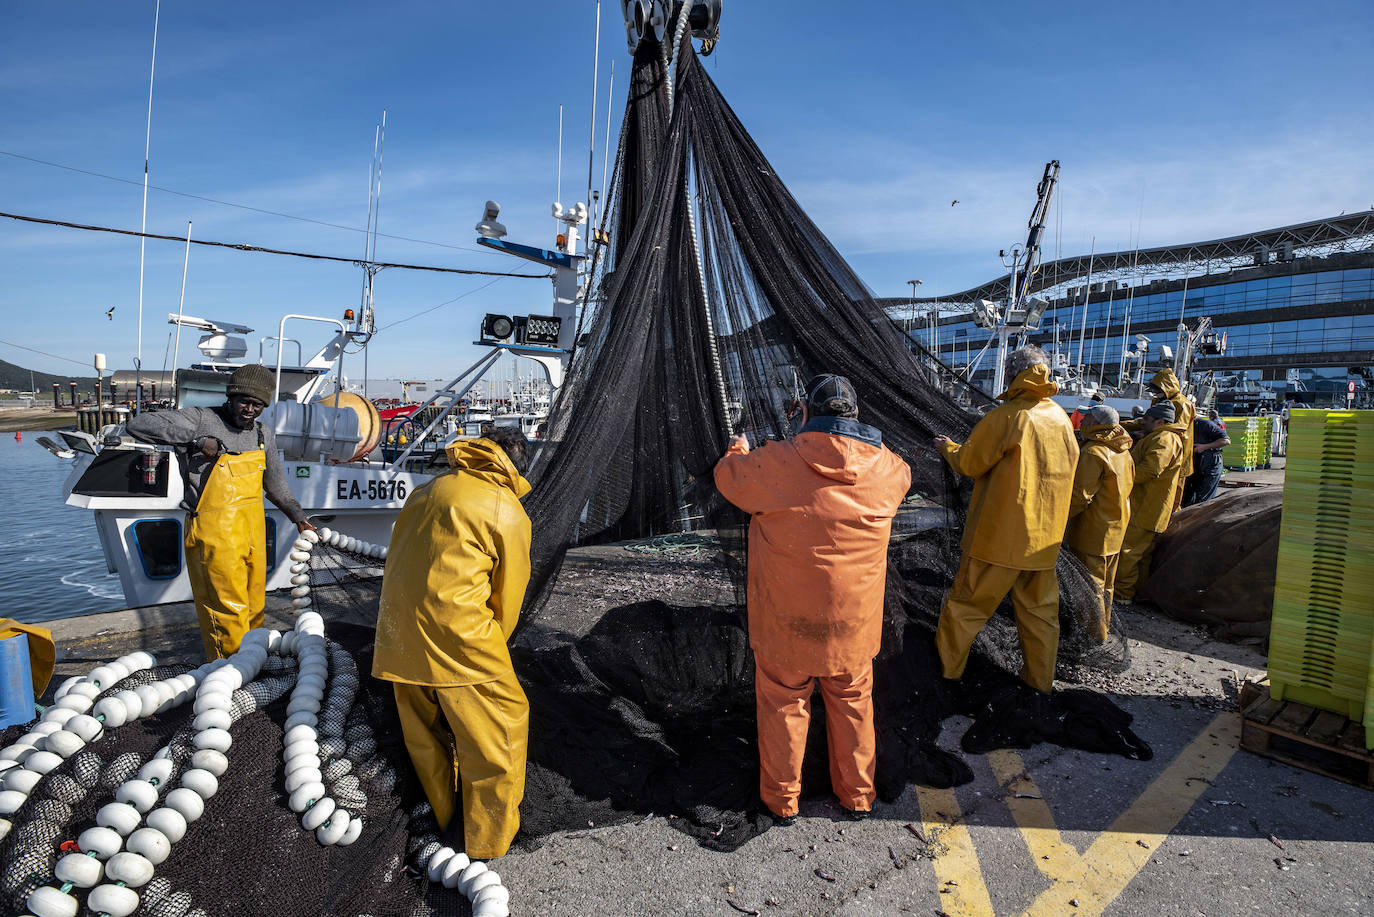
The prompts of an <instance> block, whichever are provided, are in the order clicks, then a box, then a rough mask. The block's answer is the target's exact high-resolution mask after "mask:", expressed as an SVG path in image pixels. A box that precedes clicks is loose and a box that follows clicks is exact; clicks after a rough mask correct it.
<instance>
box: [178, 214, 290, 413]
mask: <svg viewBox="0 0 1374 917" xmlns="http://www.w3.org/2000/svg"><path fill="white" fill-rule="evenodd" d="M190 266H191V221H190V220H187V221H186V256H185V258H183V259H182V262H181V298H180V299H179V300H177V334H176V344H175V345H174V346H173V347H172V398H173V399H175V398H176V378H177V356H178V354H180V352H181V317H182V316H183V315H185V314H186V269H187V268H188V267H190ZM277 346H281V345H280V344H278V345H277Z"/></svg>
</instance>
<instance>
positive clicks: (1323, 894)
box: [53, 581, 1374, 917]
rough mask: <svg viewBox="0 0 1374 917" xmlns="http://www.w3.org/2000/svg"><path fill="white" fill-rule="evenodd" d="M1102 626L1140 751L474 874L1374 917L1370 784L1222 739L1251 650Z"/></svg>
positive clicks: (954, 735) (1148, 915)
mask: <svg viewBox="0 0 1374 917" xmlns="http://www.w3.org/2000/svg"><path fill="white" fill-rule="evenodd" d="M350 589H351V590H354V591H355V597H356V598H357V599H359V608H360V609H361V608H362V607H364V606H366V605H368V604H371V605H372V607H375V589H376V582H375V581H362V582H359V583H354V584H352V585H351V586H350ZM369 598H370V599H372V602H370V603H369V602H368V601H367V599H369ZM269 605H270V607H269V622H270V623H272V624H273V625H274V626H287V625H288V622H289V612H288V610H287V609H288V608H289V605H288V604H287V602H286V601H285V600H283V599H281V598H279V597H272V599H271V601H270V603H269ZM1120 617H1121V619H1122V621H1121V623H1122V625H1123V627H1124V629H1125V630H1126V632H1127V633H1128V634H1129V636H1130V641H1131V651H1132V657H1133V661H1132V666H1131V669H1130V671H1129V672H1127V673H1126V674H1125V675H1124V676H1121V677H1120V678H1118V679H1117V685H1118V687H1117V688H1116V693H1114V694H1113V695H1112V699H1113V700H1114V701H1116V702H1117V703H1118V704H1120V705H1121V706H1122V707H1123V708H1124V709H1126V710H1127V711H1129V712H1130V713H1132V714H1133V715H1134V716H1135V718H1136V719H1135V723H1134V724H1133V728H1134V729H1135V730H1136V732H1137V733H1138V734H1139V735H1140V736H1141V737H1142V738H1144V739H1145V740H1146V741H1147V742H1149V743H1150V744H1151V746H1153V748H1154V751H1155V756H1154V759H1153V760H1151V761H1130V760H1125V759H1122V758H1119V757H1114V756H1109V755H1098V754H1090V753H1086V752H1079V751H1073V750H1068V749H1063V748H1059V747H1056V746H1049V745H1039V746H1036V747H1034V748H1031V749H1029V750H1025V751H1000V752H996V753H993V754H989V755H986V756H966V758H967V760H968V761H969V763H970V765H971V766H972V768H973V771H974V773H975V775H976V779H975V781H974V782H973V783H971V784H968V785H966V786H962V787H959V788H957V789H955V790H932V789H928V788H922V787H909V788H908V790H907V791H906V793H905V794H904V795H903V796H902V797H901V798H900V799H899V800H898V801H897V802H896V803H895V804H893V805H886V804H883V803H879V804H878V806H877V807H876V809H875V814H874V817H873V818H871V819H870V820H868V821H865V822H861V823H855V822H850V821H847V820H845V819H844V818H843V816H842V813H841V812H840V810H839V809H838V808H837V807H836V806H835V805H834V804H833V803H826V802H809V803H806V804H804V805H803V808H802V817H801V818H800V819H798V821H797V823H796V825H794V826H792V827H790V828H774V829H771V830H769V831H767V832H765V833H764V834H763V835H762V836H760V837H758V838H755V839H754V840H752V841H750V842H748V843H746V844H745V845H744V846H743V847H742V848H741V849H739V850H737V851H735V852H734V853H729V854H724V853H715V852H712V851H708V850H705V849H703V848H701V847H698V846H697V845H696V844H695V843H694V842H693V841H692V839H691V838H689V837H688V836H687V835H685V834H683V833H681V832H679V831H676V830H674V827H673V822H674V819H673V818H670V817H666V816H664V815H663V814H654V815H648V816H647V817H644V818H643V819H641V820H636V821H630V822H625V823H621V824H617V825H612V826H602V825H597V824H589V825H588V826H587V827H586V829H585V830H577V831H573V832H566V833H558V834H555V835H552V836H549V837H544V838H539V839H537V842H538V843H539V844H540V846H538V847H537V849H534V850H532V851H530V852H512V853H511V854H508V855H507V856H506V857H504V858H502V859H501V860H500V861H498V862H497V863H494V864H493V866H494V868H498V869H499V871H500V872H501V874H502V876H503V877H504V880H505V882H506V884H507V885H508V887H510V888H511V889H512V896H513V897H512V904H513V909H512V913H515V914H541V915H555V914H566V915H588V914H637V915H682V914H687V915H728V914H736V913H746V914H747V913H751V912H757V913H759V914H777V915H851V917H858V915H874V917H877V915H893V914H923V915H939V914H945V915H949V917H971V915H991V914H998V915H1001V914H1024V915H1065V914H1073V915H1090V914H1109V915H1122V917H1126V915H1141V917H1171V915H1203V914H1206V915H1208V917H1240V915H1253V914H1285V915H1288V914H1294V915H1304V914H1324V915H1325V914H1352V915H1353V914H1369V913H1374V883H1371V882H1370V880H1369V876H1370V875H1374V818H1371V817H1370V816H1371V813H1374V795H1371V793H1370V791H1368V790H1365V789H1361V788H1358V787H1355V786H1351V785H1348V784H1345V783H1341V782H1338V781H1336V780H1332V779H1329V778H1326V777H1322V776H1318V775H1316V774H1313V773H1310V772H1308V771H1305V770H1300V769H1297V768H1294V767H1290V766H1287V765H1284V764H1279V763H1277V762H1274V761H1271V760H1269V759H1267V758H1262V757H1258V756H1256V755H1253V754H1251V753H1249V752H1246V751H1242V750H1239V748H1238V739H1239V733H1240V716H1239V713H1238V708H1237V697H1238V692H1239V688H1240V685H1241V683H1242V682H1243V681H1244V680H1245V679H1247V678H1256V677H1259V676H1261V675H1262V674H1263V668H1264V655H1263V652H1262V648H1261V647H1258V646H1241V645H1234V644H1229V643H1220V642H1216V641H1214V640H1212V639H1210V638H1209V637H1208V635H1207V634H1206V633H1205V632H1203V631H1200V630H1198V629H1194V628H1190V627H1187V626H1185V625H1182V624H1179V623H1176V622H1173V621H1169V620H1166V619H1163V618H1161V617H1160V616H1158V615H1157V614H1155V613H1153V612H1151V611H1149V610H1148V609H1144V608H1136V607H1133V608H1130V609H1127V610H1125V611H1123V612H1121V613H1120ZM338 619H339V620H349V619H351V620H356V621H359V622H365V619H366V618H365V614H364V613H363V612H362V611H359V612H358V613H356V614H350V613H348V612H344V613H342V614H341V615H340V617H339V618H338ZM53 630H54V636H55V637H56V638H57V639H58V641H59V644H60V645H61V646H62V647H63V649H64V651H65V656H64V658H63V660H62V661H61V663H60V665H59V669H58V673H59V677H65V676H66V675H67V674H75V673H77V672H84V671H86V670H88V669H89V668H90V667H91V666H93V665H96V664H98V663H100V662H102V661H104V660H107V659H110V658H113V657H114V656H117V655H119V654H120V653H124V652H128V651H130V650H132V649H134V648H144V649H148V650H150V651H152V652H154V653H157V654H160V655H161V657H162V658H164V659H174V658H184V659H187V660H193V659H195V658H197V656H198V653H199V648H200V639H199V634H198V631H197V627H196V621H195V613H194V609H192V608H191V607H190V606H189V605H171V606H162V607H158V608H143V609H134V610H129V611H121V612H114V613H110V614H102V615H92V616H89V617H83V618H72V619H67V620H64V621H58V622H53ZM968 723H969V721H968V720H966V719H962V718H954V719H951V720H948V721H947V722H946V724H945V729H944V732H943V735H942V738H941V743H942V744H943V745H944V746H945V747H947V748H948V749H950V750H951V751H955V752H956V753H957V752H958V739H959V736H960V735H961V734H962V732H963V730H964V729H965V728H967V726H968Z"/></svg>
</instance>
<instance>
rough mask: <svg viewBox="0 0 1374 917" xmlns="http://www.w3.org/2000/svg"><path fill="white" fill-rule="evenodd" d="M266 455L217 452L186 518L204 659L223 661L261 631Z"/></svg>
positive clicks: (265, 562)
mask: <svg viewBox="0 0 1374 917" xmlns="http://www.w3.org/2000/svg"><path fill="white" fill-rule="evenodd" d="M266 467H267V453H266V452H264V451H263V450H262V449H254V450H252V451H251V452H234V453H231V452H223V453H221V454H220V456H219V458H218V459H216V461H215V465H214V467H213V468H212V469H210V473H209V474H208V475H206V477H205V489H204V490H203V491H202V492H201V495H200V502H199V504H197V506H196V509H195V511H194V512H191V513H188V514H187V520H188V521H187V526H186V574H187V575H188V576H189V577H190V578H191V594H192V596H194V597H195V601H196V614H197V615H198V616H199V617H200V636H201V640H202V641H204V643H205V658H206V659H211V660H213V659H223V658H225V657H226V656H229V655H230V654H231V653H233V652H235V651H237V650H238V648H239V643H240V642H241V641H242V640H243V635H244V634H246V633H247V632H248V631H249V630H251V629H253V628H254V627H261V626H262V620H263V607H264V606H265V605H266V603H267V565H268V557H267V517H266V516H265V515H264V513H263V506H262V473H263V471H264V470H265V469H266Z"/></svg>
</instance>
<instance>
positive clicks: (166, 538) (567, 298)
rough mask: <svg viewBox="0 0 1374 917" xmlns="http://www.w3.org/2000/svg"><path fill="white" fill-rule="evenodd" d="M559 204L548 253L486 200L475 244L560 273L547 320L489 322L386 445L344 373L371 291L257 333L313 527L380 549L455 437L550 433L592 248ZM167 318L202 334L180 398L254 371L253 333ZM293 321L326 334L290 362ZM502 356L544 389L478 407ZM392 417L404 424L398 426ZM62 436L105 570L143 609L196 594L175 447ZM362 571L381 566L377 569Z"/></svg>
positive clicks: (77, 498)
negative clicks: (501, 428)
mask: <svg viewBox="0 0 1374 917" xmlns="http://www.w3.org/2000/svg"><path fill="white" fill-rule="evenodd" d="M554 208H555V213H556V214H561V216H560V219H561V221H562V222H563V224H564V226H565V229H564V232H563V233H561V234H560V241H559V244H558V245H557V247H556V248H555V249H553V250H546V249H541V248H537V247H535V246H529V245H522V244H519V243H514V242H508V241H506V240H505V239H504V236H505V234H506V233H505V227H504V226H502V225H501V224H500V223H498V222H496V217H497V215H498V214H499V210H500V208H499V206H498V205H496V204H495V203H493V202H488V203H487V207H486V211H485V213H484V217H483V220H482V222H481V223H479V224H478V227H477V228H478V232H479V233H480V234H481V236H480V238H479V239H478V242H479V243H481V244H485V245H487V247H490V248H493V249H495V250H497V251H502V252H504V253H507V254H510V255H512V256H514V257H518V258H521V259H524V260H527V261H534V262H536V263H540V264H544V265H546V266H548V267H550V268H552V270H553V287H554V301H553V306H552V309H551V313H552V314H550V315H545V316H515V317H511V316H504V315H501V316H497V315H488V316H486V318H485V319H484V320H483V322H482V328H481V334H480V340H478V341H476V342H474V343H476V344H478V345H480V346H483V347H485V348H488V352H487V353H485V354H484V355H483V356H482V357H481V359H479V360H477V361H476V362H475V363H473V364H472V365H471V366H469V367H467V368H466V369H465V370H463V372H461V373H459V374H458V375H457V376H456V377H455V378H453V379H452V380H450V381H449V382H447V383H446V384H444V385H442V386H441V387H437V390H436V391H434V392H433V394H431V396H430V397H429V399H428V400H426V401H425V402H423V403H421V404H419V405H412V406H407V407H406V408H405V409H403V411H401V412H397V414H393V426H392V427H391V428H390V434H389V435H390V436H391V442H389V443H384V438H385V437H386V436H388V427H387V426H386V424H385V422H384V420H383V417H382V415H381V412H380V411H379V410H378V409H377V407H376V406H375V405H374V404H373V403H372V402H371V401H370V400H369V399H367V398H366V397H365V396H363V395H362V394H359V393H357V392H354V391H349V390H348V385H347V384H346V381H345V376H344V358H345V355H346V354H348V355H349V356H351V357H355V355H356V353H357V352H359V350H360V349H361V348H365V347H367V346H369V345H370V344H371V342H372V339H373V337H374V334H375V331H374V328H375V324H374V322H373V314H372V309H371V304H370V301H368V300H367V299H365V302H364V307H363V308H362V309H360V310H359V311H358V312H356V313H355V311H354V310H352V309H349V310H347V311H346V312H345V313H344V317H343V318H342V319H338V318H331V317H328V316H320V315H300V314H287V315H283V316H282V317H281V320H280V322H279V324H278V328H277V334H276V335H275V336H268V337H264V338H262V340H261V342H260V343H259V352H258V355H257V356H258V359H257V360H256V361H255V362H257V363H258V364H259V365H264V366H267V367H268V368H269V369H271V370H272V371H273V373H274V376H275V378H276V389H277V397H276V398H275V399H274V400H273V403H272V404H271V405H270V406H269V407H268V408H267V410H266V411H264V412H263V415H262V418H261V423H263V424H266V425H270V426H271V428H272V430H273V431H274V433H275V434H276V438H277V443H278V446H279V448H280V449H281V451H282V459H283V466H284V469H285V473H286V477H287V481H288V483H289V486H290V488H291V492H292V494H293V495H294V496H295V497H296V499H297V500H298V501H299V502H300V504H301V506H302V508H303V509H304V510H305V512H306V514H307V515H308V516H309V517H310V519H311V520H312V521H313V522H315V523H316V524H319V525H327V526H330V527H332V528H334V529H336V530H338V531H340V532H342V533H346V534H347V535H349V536H352V537H354V538H356V539H358V540H359V541H361V542H366V543H369V544H374V545H379V546H384V545H386V544H387V542H388V541H389V539H390V532H391V526H392V524H393V523H394V522H395V519H396V515H397V513H399V512H400V509H401V507H402V506H403V505H404V503H405V500H406V496H407V495H408V494H410V493H411V492H412V491H414V490H415V488H416V487H419V486H420V485H422V484H423V483H425V482H426V481H427V480H429V479H430V477H432V475H433V473H434V472H435V470H436V466H438V465H440V464H442V463H440V462H437V461H436V459H437V458H438V457H439V456H442V455H443V447H444V446H445V445H446V444H447V443H448V442H451V441H452V440H453V439H455V438H457V437H459V436H464V435H479V434H480V428H481V425H482V424H484V423H492V424H509V425H513V426H518V427H519V428H520V429H521V430H522V431H524V432H526V433H527V434H528V435H534V434H536V433H541V432H542V431H541V430H540V427H541V425H542V424H543V423H544V421H545V420H546V419H547V416H548V409H549V406H550V404H551V399H552V397H553V394H554V393H555V392H556V390H557V386H558V385H559V384H561V382H562V379H563V373H564V370H565V369H566V367H567V362H568V358H569V354H570V352H571V347H572V335H573V332H574V329H575V327H576V310H577V303H578V291H579V289H580V288H581V285H582V283H583V281H584V276H583V275H584V273H585V271H586V270H587V269H586V268H585V267H584V262H585V261H586V257H585V255H581V254H578V253H577V247H578V242H579V236H578V231H577V230H578V227H579V226H580V225H581V224H582V223H584V222H585V221H586V219H587V209H586V207H585V205H583V204H578V205H576V206H575V207H574V208H571V209H569V210H566V211H565V210H563V208H561V207H560V206H559V205H558V204H555V205H554ZM168 321H169V323H171V324H175V325H179V326H181V327H187V328H192V329H195V330H199V331H200V332H201V333H202V334H201V338H200V340H199V342H198V343H197V349H198V350H199V351H200V353H201V357H202V358H201V359H200V360H199V361H197V362H195V363H193V364H192V365H191V366H189V367H188V368H186V369H181V370H178V371H177V373H176V381H175V394H174V399H173V403H174V406H175V407H177V408H190V407H212V406H216V405H219V404H222V403H223V402H224V400H225V398H226V390H227V386H228V382H229V376H230V375H231V374H232V373H233V372H234V370H236V369H238V368H239V367H241V366H244V365H247V364H246V363H245V361H244V358H245V357H246V356H247V354H248V343H247V340H248V339H247V338H246V335H250V334H252V333H253V330H254V329H252V328H250V327H248V326H246V325H243V324H240V323H236V322H233V321H223V320H211V319H206V318H200V317H197V316H188V315H184V314H182V313H172V314H169V315H168ZM288 326H290V329H291V330H292V332H293V333H297V329H299V328H300V327H301V326H310V327H315V328H320V327H323V328H325V329H327V335H326V336H325V337H324V339H323V340H322V342H320V344H319V346H318V349H316V350H315V352H314V354H313V355H312V356H310V357H309V358H308V359H303V360H302V359H298V360H297V362H295V363H286V362H284V361H283V356H284V353H285V352H289V350H290V348H289V347H287V346H285V345H290V344H294V345H295V346H296V348H297V351H298V353H301V352H303V351H301V350H300V347H301V345H300V341H299V339H298V338H296V337H288ZM274 345H275V352H276V360H275V362H271V361H270V360H269V359H267V357H268V356H270V353H271V350H272V349H273V347H274ZM506 352H510V353H512V354H515V355H516V356H521V357H526V358H528V359H531V360H533V361H534V362H535V363H536V364H537V365H538V366H539V367H541V369H542V370H543V372H544V374H545V384H544V385H542V386H540V385H537V384H535V383H533V382H530V383H527V384H526V385H525V386H523V387H522V388H521V389H520V390H519V391H518V392H517V393H516V394H518V395H519V396H520V397H518V398H513V399H512V400H511V401H510V402H509V406H510V408H511V410H510V411H506V412H493V411H492V410H490V407H491V406H490V405H477V404H475V403H474V402H472V401H469V399H468V395H469V393H470V392H471V391H472V390H473V389H474V387H475V386H476V385H477V383H478V382H479V381H480V380H481V379H482V378H483V376H484V374H485V373H487V372H488V371H489V370H490V369H491V367H492V366H494V365H495V364H496V362H497V361H498V360H499V359H500V357H501V356H502V354H503V353H506ZM349 365H350V366H351V365H352V363H350V364H349ZM398 414H400V415H403V416H397V415H398ZM396 420H400V421H402V422H403V423H404V424H405V426H404V427H397V426H395V425H394V422H395V421H396ZM398 430H401V431H402V432H401V435H399V436H398V435H397V431H398ZM60 436H61V438H62V439H63V441H64V444H65V445H63V446H58V447H57V448H56V449H55V450H52V451H54V453H55V454H58V455H59V456H60V455H62V453H64V452H65V453H70V454H71V456H72V457H71V461H72V470H71V473H70V474H69V475H68V476H67V479H66V481H65V482H64V484H63V489H62V492H63V499H64V500H65V502H66V503H67V504H69V505H72V506H77V507H81V508H83V509H88V510H90V511H91V513H92V515H93V517H94V522H95V525H96V530H97V532H98V534H99V537H100V545H101V551H102V554H103V555H104V560H105V563H106V566H107V568H108V569H109V571H110V572H111V573H114V574H118V576H119V580H120V586H121V588H122V589H123V592H124V599H125V601H126V602H127V603H128V604H129V605H130V606H131V607H142V606H147V605H157V604H162V603H167V602H179V601H186V600H189V599H190V598H191V584H190V580H189V578H188V576H187V573H186V563H185V555H184V550H183V541H184V535H185V528H186V522H187V520H186V509H185V507H184V505H183V501H184V499H185V483H184V481H185V469H184V468H183V467H182V461H181V458H180V456H178V454H177V453H176V451H175V450H174V449H173V448H172V447H169V446H161V445H152V444H147V443H140V442H136V441H135V440H134V439H133V438H132V437H130V436H129V435H127V434H126V433H125V432H124V426H123V424H122V423H115V424H107V425H105V426H103V427H101V428H100V429H99V430H98V431H97V432H95V433H91V432H85V431H80V430H64V431H60ZM264 508H265V511H266V517H267V554H268V558H269V560H268V569H267V588H268V589H269V590H273V589H282V588H287V587H289V586H290V585H291V583H290V577H291V573H290V569H289V567H290V561H289V555H290V553H291V551H292V542H293V540H294V539H293V537H292V535H293V533H294V527H293V526H292V525H291V523H290V520H288V519H287V518H286V516H285V514H284V513H282V512H281V511H280V510H278V509H277V508H276V507H275V506H273V505H272V504H270V503H265V506H264ZM361 572H362V573H364V574H365V575H366V574H368V573H376V574H379V573H380V566H378V567H376V568H367V567H364V568H363V570H362V571H361Z"/></svg>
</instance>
